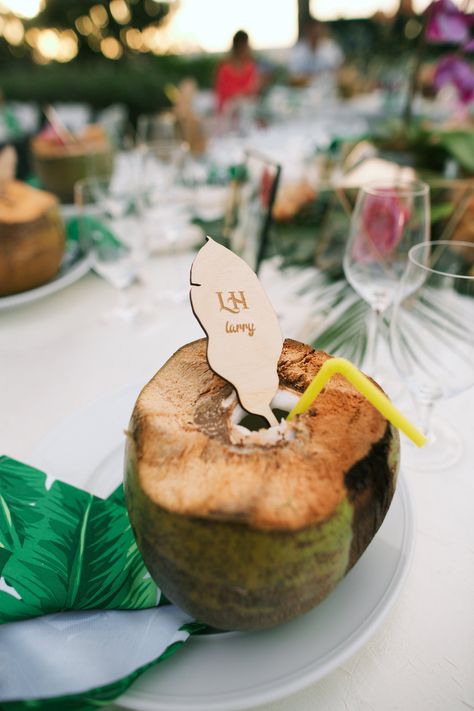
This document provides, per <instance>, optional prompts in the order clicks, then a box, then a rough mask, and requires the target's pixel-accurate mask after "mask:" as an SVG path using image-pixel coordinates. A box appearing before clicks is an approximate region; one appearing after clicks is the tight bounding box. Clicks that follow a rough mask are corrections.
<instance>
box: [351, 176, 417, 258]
mask: <svg viewBox="0 0 474 711" xmlns="http://www.w3.org/2000/svg"><path fill="white" fill-rule="evenodd" d="M387 192H388V193H389V194H387V195H383V194H378V195H367V197H366V199H365V203H364V207H363V210H362V220H361V225H362V231H361V233H360V234H359V236H358V238H357V239H356V240H355V242H354V248H353V253H352V256H353V257H354V259H356V260H357V261H359V262H363V263H367V262H376V261H378V260H380V259H384V258H385V257H388V256H389V255H390V253H391V252H392V251H393V250H394V249H395V247H396V246H397V245H398V243H399V242H400V240H401V239H402V237H403V231H404V229H405V225H406V224H407V222H408V220H409V219H410V210H409V208H408V206H407V205H406V204H404V202H403V200H401V199H400V198H399V197H397V196H396V195H394V194H393V192H392V191H390V190H388V191H387Z"/></svg>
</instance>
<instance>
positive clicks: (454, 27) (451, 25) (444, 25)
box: [426, 0, 472, 44]
mask: <svg viewBox="0 0 474 711" xmlns="http://www.w3.org/2000/svg"><path fill="white" fill-rule="evenodd" d="M428 12H429V19H428V26H427V28H426V39H427V40H428V42H433V43H444V42H450V43H452V44H464V43H467V42H469V41H470V28H471V19H472V18H471V17H470V16H469V15H467V14H465V13H464V12H462V11H461V10H460V9H459V8H458V7H456V5H455V4H454V3H453V2H452V0H436V2H434V3H433V4H432V5H431V7H430V8H429V9H428Z"/></svg>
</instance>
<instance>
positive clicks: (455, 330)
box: [390, 241, 474, 470]
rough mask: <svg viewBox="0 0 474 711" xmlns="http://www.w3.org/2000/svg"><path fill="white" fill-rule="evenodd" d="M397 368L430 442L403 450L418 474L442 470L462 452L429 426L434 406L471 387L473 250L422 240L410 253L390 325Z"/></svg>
mask: <svg viewBox="0 0 474 711" xmlns="http://www.w3.org/2000/svg"><path fill="white" fill-rule="evenodd" d="M390 344H391V351H392V357H393V360H394V362H395V365H396V367H397V369H398V371H399V373H400V375H401V376H402V378H403V380H404V381H405V383H406V384H407V386H408V388H409V390H410V391H411V394H412V396H413V397H414V400H415V402H416V403H417V405H418V409H419V413H420V419H421V422H420V426H421V429H422V430H423V432H424V433H425V434H426V435H427V437H428V445H426V447H424V448H423V449H421V450H416V449H415V448H414V447H413V448H410V450H408V455H407V464H408V466H412V467H413V468H416V469H418V470H435V469H444V468H446V467H448V466H451V465H452V464H454V463H455V462H456V461H457V460H458V458H459V457H460V455H461V453H462V445H461V442H460V439H459V437H458V435H457V433H456V432H455V431H453V430H452V429H451V428H450V427H449V426H448V424H447V423H446V422H445V421H443V420H439V421H433V418H432V413H433V408H434V406H435V404H436V403H437V402H438V401H439V400H442V399H445V398H449V397H452V396H454V395H457V394H459V393H461V392H463V391H464V390H466V389H467V388H469V387H471V385H473V384H474V244H472V243H469V242H454V241H438V242H424V243H422V244H419V245H416V246H415V247H412V249H411V250H410V251H409V253H408V263H407V267H406V270H405V273H404V275H403V278H402V280H401V283H400V286H399V290H398V294H397V298H396V303H395V306H394V309H393V314H392V319H391V326H390Z"/></svg>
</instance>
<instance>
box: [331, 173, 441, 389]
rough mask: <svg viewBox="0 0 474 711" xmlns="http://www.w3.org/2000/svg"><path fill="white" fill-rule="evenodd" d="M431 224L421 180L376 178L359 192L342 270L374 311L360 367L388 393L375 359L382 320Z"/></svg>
mask: <svg viewBox="0 0 474 711" xmlns="http://www.w3.org/2000/svg"><path fill="white" fill-rule="evenodd" d="M429 226H430V204H429V186H428V185H426V184H425V183H422V182H421V181H413V182H409V181H407V182H400V183H391V184H387V183H383V182H374V183H370V184H368V185H366V186H364V187H362V188H361V189H360V190H359V192H358V195H357V200H356V204H355V208H354V211H353V213H352V217H351V223H350V232H349V239H348V241H347V245H346V249H345V253H344V259H343V268H344V273H345V275H346V278H347V280H348V282H349V283H350V285H351V286H352V287H353V288H354V289H355V291H356V292H357V293H358V294H359V296H361V297H362V298H363V299H364V301H366V302H367V303H368V304H369V305H370V307H371V310H372V311H371V319H370V323H369V333H368V344H367V353H366V358H365V362H364V369H365V370H366V371H367V373H368V374H369V375H370V376H372V377H374V378H376V379H377V378H378V379H380V380H381V381H382V385H384V384H385V386H386V387H387V388H388V389H389V393H390V388H389V387H388V386H389V380H390V378H389V376H387V375H386V374H385V375H384V373H383V370H381V369H379V368H378V363H377V340H378V335H379V331H380V326H381V319H382V317H383V314H384V313H386V311H387V309H388V308H389V306H391V305H392V304H393V302H394V298H395V293H396V291H397V288H398V285H399V281H400V279H401V276H402V274H403V271H404V269H405V266H406V263H407V259H408V252H409V250H410V248H411V247H413V245H415V244H417V243H419V242H423V241H426V240H427V239H428V237H429ZM393 394H394V393H393V390H392V396H393Z"/></svg>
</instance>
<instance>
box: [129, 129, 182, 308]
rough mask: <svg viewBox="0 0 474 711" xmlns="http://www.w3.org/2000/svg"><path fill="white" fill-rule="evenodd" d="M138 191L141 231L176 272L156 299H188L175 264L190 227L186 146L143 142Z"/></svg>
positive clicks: (170, 141) (174, 141) (174, 142)
mask: <svg viewBox="0 0 474 711" xmlns="http://www.w3.org/2000/svg"><path fill="white" fill-rule="evenodd" d="M137 150H138V152H139V154H140V156H141V192H142V195H143V209H144V231H145V234H146V236H147V239H148V242H149V244H150V246H151V248H152V249H154V250H155V251H156V252H161V253H164V252H165V253H168V254H170V255H171V260H170V265H169V267H170V269H171V270H174V271H175V272H176V274H175V278H173V279H172V284H173V286H172V287H171V288H168V289H166V288H165V289H161V291H160V292H159V293H158V294H157V298H158V299H159V300H164V301H171V302H175V303H179V302H181V301H183V300H185V299H187V298H188V293H189V287H188V279H187V278H183V274H182V273H181V272H180V271H179V270H178V269H177V268H176V267H178V268H179V264H178V261H177V252H178V250H179V246H180V243H182V242H183V240H184V241H185V240H186V236H187V235H188V233H189V229H190V228H192V227H193V226H192V225H191V218H192V215H191V196H190V191H189V188H185V187H184V186H183V185H182V180H181V176H182V170H183V167H184V163H185V161H186V160H187V156H188V148H187V145H186V144H185V143H184V142H183V141H180V140H177V139H175V138H168V139H160V140H156V141H153V142H150V143H142V144H140V145H139V146H138V148H137Z"/></svg>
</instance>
